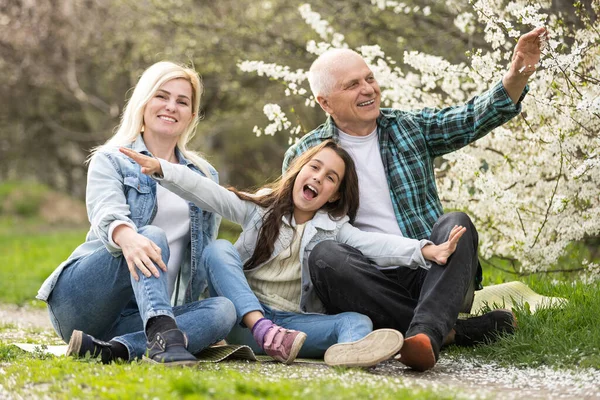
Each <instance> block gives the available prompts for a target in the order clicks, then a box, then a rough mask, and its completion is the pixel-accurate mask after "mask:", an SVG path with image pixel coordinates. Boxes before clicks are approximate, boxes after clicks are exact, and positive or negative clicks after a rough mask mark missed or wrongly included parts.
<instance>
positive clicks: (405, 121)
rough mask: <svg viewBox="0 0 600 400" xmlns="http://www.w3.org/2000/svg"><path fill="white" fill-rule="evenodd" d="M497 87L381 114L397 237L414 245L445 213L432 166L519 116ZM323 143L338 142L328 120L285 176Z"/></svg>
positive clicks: (303, 144) (298, 148) (303, 142)
mask: <svg viewBox="0 0 600 400" xmlns="http://www.w3.org/2000/svg"><path fill="white" fill-rule="evenodd" d="M527 91H528V87H526V88H525V90H524V91H523V93H522V94H521V97H520V99H519V102H518V103H517V105H514V104H513V102H512V100H511V99H510V97H509V96H508V93H507V92H506V90H505V89H504V87H503V86H502V82H499V83H498V84H496V85H495V86H494V87H493V88H492V89H490V90H488V91H487V92H485V93H483V94H481V95H479V96H476V97H474V98H472V99H471V100H470V101H469V102H467V103H466V104H464V105H461V106H453V107H447V108H444V109H433V108H425V109H423V110H420V111H416V112H406V111H400V110H394V109H385V108H384V109H381V113H380V115H379V118H377V127H378V135H379V148H380V150H381V159H382V160H383V166H384V169H385V172H386V175H387V178H388V185H389V188H390V195H391V198H392V204H393V206H394V212H395V214H396V219H397V220H398V225H399V226H400V230H401V231H402V233H403V234H404V235H405V236H406V237H409V238H413V239H427V238H429V236H430V234H431V231H432V229H433V225H434V224H435V222H436V221H437V220H438V218H439V217H440V216H441V215H442V214H443V213H444V210H443V208H442V203H441V202H440V198H439V196H438V193H437V186H436V183H435V176H434V170H433V160H434V159H435V157H438V156H441V155H444V154H447V153H450V152H452V151H455V150H458V149H460V148H462V147H464V146H466V145H468V144H469V143H471V142H473V141H475V140H477V139H479V138H481V137H483V136H485V135H486V134H487V133H489V132H490V131H491V130H492V129H494V128H496V127H498V126H500V125H502V124H504V123H505V122H507V121H508V120H510V119H511V118H513V117H515V116H516V115H518V114H519V113H520V112H521V101H522V100H523V98H524V97H525V94H526V93H527ZM326 139H334V140H336V141H337V140H338V134H337V128H336V126H335V124H334V122H333V119H332V118H331V117H328V118H327V121H326V122H325V123H324V124H323V125H321V126H319V127H318V128H317V129H315V130H313V131H312V132H310V133H308V134H306V135H305V136H304V137H302V138H301V139H300V140H299V141H298V143H296V144H295V145H293V146H292V147H290V148H289V149H288V151H287V152H286V154H285V158H284V161H283V171H284V172H285V171H286V170H287V169H288V167H289V165H290V163H291V162H292V161H293V160H294V158H296V157H297V156H298V155H300V154H302V153H303V152H304V151H306V150H308V149H309V148H311V147H313V146H315V145H317V144H319V143H321V142H322V141H323V140H326Z"/></svg>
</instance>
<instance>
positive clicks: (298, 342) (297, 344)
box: [278, 332, 306, 364]
mask: <svg viewBox="0 0 600 400" xmlns="http://www.w3.org/2000/svg"><path fill="white" fill-rule="evenodd" d="M305 340H306V333H304V332H300V333H299V334H298V336H296V338H295V339H294V343H292V348H291V349H290V355H289V356H288V358H286V359H283V358H282V359H281V360H278V361H281V362H282V363H284V364H291V363H293V362H294V360H295V359H296V357H298V353H299V352H300V349H301V348H302V346H303V345H304V341H305Z"/></svg>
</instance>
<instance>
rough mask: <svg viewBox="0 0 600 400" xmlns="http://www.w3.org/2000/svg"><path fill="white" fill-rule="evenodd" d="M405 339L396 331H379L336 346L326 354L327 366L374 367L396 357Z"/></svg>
mask: <svg viewBox="0 0 600 400" xmlns="http://www.w3.org/2000/svg"><path fill="white" fill-rule="evenodd" d="M403 342H404V338H403V336H402V334H401V333H400V332H398V331H396V330H394V329H378V330H376V331H373V332H371V333H369V334H368V335H367V336H365V337H364V338H362V339H360V340H357V341H355V342H349V343H338V344H334V345H333V346H331V347H330V348H328V349H327V351H326V352H325V364H327V365H329V366H332V367H334V366H343V367H372V366H375V365H377V364H379V363H380V362H382V361H385V360H389V359H390V358H392V357H394V356H395V355H396V354H398V352H399V351H400V349H401V348H402V344H403Z"/></svg>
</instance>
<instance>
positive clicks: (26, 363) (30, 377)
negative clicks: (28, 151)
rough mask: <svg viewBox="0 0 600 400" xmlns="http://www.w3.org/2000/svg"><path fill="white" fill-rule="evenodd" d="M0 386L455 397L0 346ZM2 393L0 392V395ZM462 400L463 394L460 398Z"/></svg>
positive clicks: (38, 392) (230, 367)
mask: <svg viewBox="0 0 600 400" xmlns="http://www.w3.org/2000/svg"><path fill="white" fill-rule="evenodd" d="M0 362H1V363H3V364H4V366H3V372H4V373H3V374H0V385H3V386H4V388H5V389H6V390H7V391H8V392H10V393H12V394H18V395H20V396H23V398H31V397H40V396H43V395H44V394H48V393H51V398H55V399H71V398H77V399H95V398H104V399H123V398H152V399H162V398H174V399H264V398H278V399H325V398H327V399H355V398H361V399H363V398H364V399H396V398H403V399H453V398H456V395H457V394H456V393H453V392H452V391H447V390H445V391H441V390H440V389H437V390H431V389H423V388H420V387H418V386H417V385H414V386H415V387H407V386H411V381H410V380H409V379H407V380H406V382H407V384H406V385H405V384H403V379H390V380H389V381H386V380H383V379H378V378H377V377H376V376H374V375H372V374H369V373H368V372H365V371H362V370H344V369H325V368H322V369H315V368H308V369H307V368H306V367H298V366H286V365H283V364H279V363H260V364H259V363H247V362H236V363H231V362H224V363H219V364H208V363H207V364H202V365H201V366H200V367H198V368H173V369H170V368H165V367H163V366H160V365H149V364H145V363H143V362H140V363H132V364H111V365H102V364H100V363H98V362H96V361H95V360H73V359H67V358H65V357H48V356H44V355H42V354H41V353H39V354H38V353H33V354H30V353H25V352H23V351H21V350H20V349H18V348H16V347H14V346H7V345H3V344H0ZM1 394H2V393H1V392H0V395H1ZM463 397H464V396H463Z"/></svg>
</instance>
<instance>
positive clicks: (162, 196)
mask: <svg viewBox="0 0 600 400" xmlns="http://www.w3.org/2000/svg"><path fill="white" fill-rule="evenodd" d="M156 201H157V212H156V215H155V216H154V219H153V220H152V222H151V225H154V226H157V227H159V228H161V229H162V230H163V231H164V232H165V234H166V235H167V241H168V242H169V251H170V253H171V256H170V257H169V262H168V263H167V277H168V288H169V297H171V296H172V295H173V291H174V289H175V282H176V281H177V275H178V274H179V270H180V269H181V262H182V260H183V256H184V255H185V250H186V248H187V245H188V243H189V242H190V240H191V235H190V206H189V205H188V202H187V201H185V200H184V199H182V198H181V197H179V196H177V195H176V194H175V193H173V192H171V191H169V190H167V189H165V188H164V187H162V186H161V185H156Z"/></svg>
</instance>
